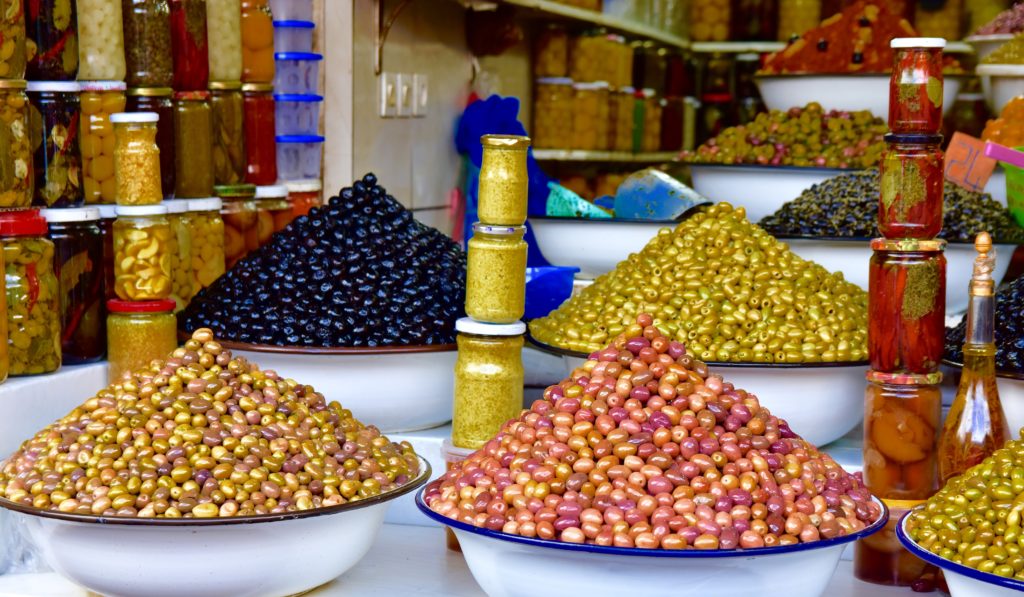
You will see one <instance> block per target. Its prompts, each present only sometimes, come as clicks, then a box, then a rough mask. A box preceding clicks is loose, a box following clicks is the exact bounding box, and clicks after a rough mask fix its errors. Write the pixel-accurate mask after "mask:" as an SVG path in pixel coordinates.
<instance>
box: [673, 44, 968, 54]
mask: <svg viewBox="0 0 1024 597" xmlns="http://www.w3.org/2000/svg"><path fill="white" fill-rule="evenodd" d="M785 47H786V43H785V42H781V41H694V42H690V50H692V51H693V52H694V53H695V54H744V53H749V52H756V53H758V54H763V53H767V52H778V51H779V50H781V49H783V48H785ZM973 52H974V48H972V47H971V46H970V44H968V43H967V42H964V41H951V42H949V43H948V44H947V45H946V53H947V54H971V53H973Z"/></svg>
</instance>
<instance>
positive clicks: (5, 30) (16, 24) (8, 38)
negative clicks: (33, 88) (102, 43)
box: [0, 0, 25, 381]
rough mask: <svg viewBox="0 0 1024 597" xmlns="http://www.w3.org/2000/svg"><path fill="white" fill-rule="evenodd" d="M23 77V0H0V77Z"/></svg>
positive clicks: (15, 78)
mask: <svg viewBox="0 0 1024 597" xmlns="http://www.w3.org/2000/svg"><path fill="white" fill-rule="evenodd" d="M24 78H25V10H24V8H23V1H22V0H0V79H10V80H17V79H24ZM6 378H7V376H6V375H4V379H6ZM0 381H3V380H0Z"/></svg>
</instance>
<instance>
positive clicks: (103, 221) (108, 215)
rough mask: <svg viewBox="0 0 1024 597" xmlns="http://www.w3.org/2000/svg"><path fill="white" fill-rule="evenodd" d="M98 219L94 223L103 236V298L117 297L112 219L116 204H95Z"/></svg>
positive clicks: (115, 216)
mask: <svg viewBox="0 0 1024 597" xmlns="http://www.w3.org/2000/svg"><path fill="white" fill-rule="evenodd" d="M96 209H97V210H98V211H99V212H100V219H99V221H98V222H97V223H96V225H97V226H98V227H99V229H100V234H101V236H102V237H103V265H102V269H103V300H104V301H106V300H109V299H112V298H116V297H117V293H115V292H114V286H115V284H114V221H115V220H116V219H117V206H116V205H97V206H96Z"/></svg>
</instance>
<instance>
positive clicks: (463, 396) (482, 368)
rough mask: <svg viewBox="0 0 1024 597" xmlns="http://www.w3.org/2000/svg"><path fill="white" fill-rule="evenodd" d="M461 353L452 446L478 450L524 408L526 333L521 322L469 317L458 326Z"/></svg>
mask: <svg viewBox="0 0 1024 597" xmlns="http://www.w3.org/2000/svg"><path fill="white" fill-rule="evenodd" d="M455 329H456V331H458V336H457V338H456V342H457V343H458V345H459V355H458V357H457V358H456V360H455V401H454V405H453V412H452V444H454V445H455V446H456V447H459V448H471V449H474V450H475V449H478V448H480V447H482V446H483V445H484V444H485V443H487V442H488V441H489V440H490V439H491V438H492V437H494V435H495V434H497V433H498V432H499V431H500V430H501V426H502V425H504V424H505V422H506V421H508V420H509V419H514V418H516V417H518V416H519V414H520V413H521V412H522V410H523V358H522V354H523V334H524V333H525V332H526V325H525V324H524V323H523V322H521V321H516V322H515V323H511V324H507V325H494V324H488V323H480V322H479V321H473V320H472V319H470V318H468V317H464V318H462V319H459V320H458V321H456V322H455Z"/></svg>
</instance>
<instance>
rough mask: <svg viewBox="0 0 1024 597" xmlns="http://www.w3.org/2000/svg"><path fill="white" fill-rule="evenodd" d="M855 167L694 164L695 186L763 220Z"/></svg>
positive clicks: (755, 220)
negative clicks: (804, 194) (797, 198)
mask: <svg viewBox="0 0 1024 597" xmlns="http://www.w3.org/2000/svg"><path fill="white" fill-rule="evenodd" d="M844 172H855V170H837V169H834V168H798V167H795V166H756V165H747V164H739V165H735V166H727V165H722V164H690V176H691V178H692V179H693V189H694V190H695V191H697V192H698V193H700V194H701V195H703V196H705V197H707V198H708V199H710V200H712V201H714V202H716V203H718V202H722V201H725V202H728V203H731V204H732V205H734V206H737V207H743V208H744V209H746V210H747V219H748V220H750V221H751V222H760V221H761V218H763V217H765V216H767V215H770V214H773V213H775V211H776V210H777V209H779V208H780V207H782V204H784V203H786V202H787V201H792V200H793V199H794V198H796V197H799V196H800V193H802V192H804V190H805V189H808V188H810V187H811V186H813V185H816V184H819V183H822V182H825V181H826V180H828V179H830V178H832V177H833V176H838V175H840V174H843V173H844Z"/></svg>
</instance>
